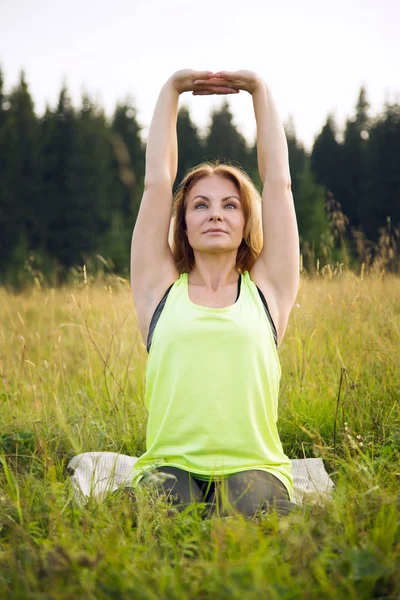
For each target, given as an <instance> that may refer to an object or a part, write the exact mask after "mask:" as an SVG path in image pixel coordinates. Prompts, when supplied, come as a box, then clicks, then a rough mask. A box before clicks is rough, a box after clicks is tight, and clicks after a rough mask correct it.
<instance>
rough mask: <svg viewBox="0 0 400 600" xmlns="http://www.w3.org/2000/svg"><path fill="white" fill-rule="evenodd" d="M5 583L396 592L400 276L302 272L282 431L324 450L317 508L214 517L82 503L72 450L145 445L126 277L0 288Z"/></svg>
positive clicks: (60, 588) (92, 590) (184, 592)
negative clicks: (324, 484)
mask: <svg viewBox="0 0 400 600" xmlns="http://www.w3.org/2000/svg"><path fill="white" fill-rule="evenodd" d="M0 315H1V317H0V405H1V411H0V597H1V598H2V599H8V598H10V599H11V598H12V599H13V600H14V599H19V598H29V599H39V598H40V599H48V598H49V599H50V598H56V599H68V600H70V599H75V598H83V597H85V598H86V599H87V600H91V599H96V600H99V599H103V598H104V599H105V598H121V599H122V598H143V599H153V598H154V599H159V598H168V599H175V598H176V599H180V598H218V599H219V598H221V599H224V598H229V599H230V600H232V599H235V598H240V599H243V598H246V600H247V599H252V598H257V599H258V598H260V597H263V598H268V599H271V600H275V599H279V600H281V599H284V600H289V599H290V600H293V599H297V598H299V599H306V600H307V599H320V598H321V599H322V598H327V599H331V598H332V599H335V600H336V599H337V598H347V599H349V600H353V599H354V600H362V599H364V598H365V599H366V598H376V599H378V598H381V599H383V598H385V599H395V598H396V599H397V598H399V597H400V573H399V566H400V519H399V516H400V494H399V491H398V490H399V481H400V464H399V444H400V407H399V396H400V369H399V356H400V278H399V277H395V276H389V275H385V274H383V273H380V274H379V273H377V274H375V275H373V274H372V275H369V276H367V275H365V274H364V273H363V272H362V274H361V275H355V274H354V273H351V272H350V271H346V270H343V269H339V270H334V271H332V269H324V270H323V271H317V273H316V276H315V277H314V278H312V279H311V278H308V277H307V276H304V275H303V278H302V281H301V287H300V291H299V295H298V299H297V301H296V305H295V306H294V307H293V310H292V313H291V317H290V321H289V325H288V329H287V331H286V335H285V339H284V341H283V343H282V345H281V347H280V349H279V355H280V360H281V365H282V381H281V390H280V398H279V402H280V404H279V406H280V408H279V421H278V425H279V431H280V435H281V439H282V443H283V447H284V450H285V452H286V453H287V454H288V456H289V457H290V458H302V457H312V456H319V457H322V458H323V460H324V464H325V466H326V469H327V471H328V472H329V474H330V476H331V478H332V479H333V481H334V482H335V489H334V494H333V499H332V501H331V502H328V503H327V504H325V505H316V506H313V509H312V511H311V513H310V514H307V515H303V514H292V515H289V516H286V517H278V516H277V514H276V513H275V512H271V513H269V514H267V515H264V516H263V517H262V518H258V519H253V520H251V519H244V518H240V517H237V518H236V517H235V518H232V519H220V518H218V517H213V518H212V519H209V520H203V519H201V518H200V516H199V514H198V513H197V512H196V510H195V508H194V507H191V508H189V509H188V510H186V511H185V512H183V513H178V512H176V513H173V514H171V511H169V508H168V506H167V504H166V502H165V500H164V499H163V498H162V497H156V496H154V495H150V494H149V493H148V492H145V491H143V493H142V494H139V495H138V497H137V499H136V502H135V503H134V502H132V499H131V498H130V497H129V496H127V495H126V494H123V493H117V494H113V495H110V496H109V497H108V498H107V499H106V500H105V501H103V502H101V503H96V502H94V501H91V502H89V503H88V504H87V505H86V506H85V507H83V508H79V507H78V506H77V505H76V503H75V502H74V500H73V496H72V493H71V487H70V484H69V481H68V476H67V473H66V470H65V468H66V465H67V463H68V461H69V460H70V458H72V456H74V455H75V454H78V453H80V452H85V451H89V450H92V451H96V450H97V451H114V452H122V453H124V454H130V455H135V456H137V455H140V454H141V453H142V452H144V450H145V433H146V409H145V406H144V400H143V392H144V374H145V364H146V350H145V347H144V345H143V341H142V339H141V337H140V335H139V333H138V328H137V325H136V320H135V312H134V307H133V302H132V298H131V294H130V289H129V285H128V283H127V282H125V281H123V280H121V279H119V278H117V277H115V278H108V279H107V280H105V279H104V280H102V281H93V280H91V279H90V277H87V276H86V272H85V273H84V277H82V279H77V281H76V282H75V284H74V285H70V286H66V287H63V288H59V289H47V288H42V287H41V285H40V282H39V281H36V285H34V286H33V287H31V288H29V289H27V290H26V291H24V293H21V294H18V295H17V294H13V293H12V292H10V291H7V290H5V289H0Z"/></svg>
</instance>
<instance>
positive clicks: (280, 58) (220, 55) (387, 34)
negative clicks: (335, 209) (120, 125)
mask: <svg viewBox="0 0 400 600" xmlns="http://www.w3.org/2000/svg"><path fill="white" fill-rule="evenodd" d="M399 23H400V1H399V0H351V1H349V0H335V1H332V0H329V1H328V0H301V1H299V0H200V1H199V2H192V1H190V0H164V1H163V0H107V1H106V0H97V1H93V0H89V1H85V0H69V1H63V2H61V1H58V2H57V1H54V0H0V65H1V67H2V70H3V73H4V76H5V85H6V91H9V90H10V89H11V87H12V86H14V85H15V84H16V83H17V81H18V77H19V72H20V70H21V69H24V70H25V72H26V76H27V80H28V83H29V89H30V92H31V94H32V96H33V99H34V102H35V109H36V112H37V113H38V114H42V113H43V112H44V109H45V106H46V103H49V104H50V106H52V107H54V105H55V104H56V101H57V97H58V94H59V91H60V88H61V85H62V82H63V81H65V82H66V83H67V85H68V88H69V91H70V94H71V96H72V99H73V103H74V105H75V106H79V105H80V98H81V94H82V92H83V91H87V92H88V93H89V94H90V95H91V96H93V97H94V98H95V99H97V100H98V101H99V102H100V103H101V104H102V105H103V106H104V107H105V110H106V113H107V114H108V115H111V114H112V112H113V110H114V108H115V105H116V103H117V101H118V100H120V101H123V100H124V99H125V98H126V96H127V95H131V96H132V97H133V99H134V103H135V105H136V107H137V109H138V119H139V121H140V123H141V124H142V125H143V126H144V128H145V129H144V134H146V132H147V128H148V126H149V123H150V120H151V115H152V111H153V108H154V104H155V102H156V99H157V95H158V92H159V90H160V88H161V86H162V84H163V83H164V81H165V80H166V79H167V78H168V77H169V76H170V75H171V74H172V73H173V72H174V71H176V70H178V69H181V68H193V69H199V70H200V69H201V70H202V69H207V70H208V69H209V70H211V71H217V70H220V69H221V70H222V69H226V70H236V69H242V68H244V69H250V70H253V71H256V72H257V73H258V74H259V75H260V76H261V77H262V78H263V79H264V80H265V81H266V82H267V83H268V85H269V86H270V89H271V91H272V93H273V95H274V97H275V99H276V102H277V105H278V109H279V113H280V116H281V118H282V121H284V122H286V121H287V120H288V118H289V116H290V115H291V116H292V118H293V120H294V125H295V129H296V133H297V136H298V138H299V139H300V140H301V141H302V142H303V143H304V144H305V146H306V148H307V149H311V146H312V143H313V140H314V137H315V136H316V135H318V133H319V131H320V130H321V128H322V126H323V124H324V122H325V120H326V117H327V115H328V113H333V115H334V117H335V119H336V122H337V124H338V126H339V128H341V129H342V128H343V126H344V122H345V118H346V117H352V116H353V114H354V108H355V105H356V102H357V97H358V93H359V90H360V87H361V86H362V85H364V86H365V87H366V89H367V99H368V101H369V103H370V104H371V108H370V114H371V115H372V116H373V115H376V114H377V113H379V112H381V111H382V110H383V107H384V103H385V101H389V102H400V67H399V57H400V35H399ZM221 101H222V100H221V97H217V96H212V97H194V96H191V95H190V94H184V95H183V96H182V97H181V103H186V104H188V105H189V107H190V111H191V115H192V118H193V120H194V121H195V122H196V124H197V125H198V126H199V127H201V128H202V130H205V128H206V127H207V124H208V122H209V114H210V111H211V109H212V108H213V107H215V106H218V105H219V104H220V103H221ZM229 103H230V106H231V109H232V112H233V114H234V117H235V123H236V124H237V126H238V127H239V128H240V129H241V131H242V132H243V133H244V134H245V135H246V137H247V138H248V139H253V138H254V134H255V122H254V115H253V111H252V103H251V98H250V96H249V95H248V94H246V93H245V92H241V93H240V94H238V95H237V96H235V97H230V98H229Z"/></svg>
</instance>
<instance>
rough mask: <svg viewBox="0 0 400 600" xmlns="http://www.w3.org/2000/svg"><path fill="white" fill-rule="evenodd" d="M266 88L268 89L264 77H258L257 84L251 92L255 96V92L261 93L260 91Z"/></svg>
mask: <svg viewBox="0 0 400 600" xmlns="http://www.w3.org/2000/svg"><path fill="white" fill-rule="evenodd" d="M265 89H266V86H265V83H264V81H263V80H262V79H258V78H257V80H256V83H255V86H254V88H253V90H252V91H251V92H250V93H251V95H252V96H253V95H254V94H257V93H260V92H262V91H264V90H265Z"/></svg>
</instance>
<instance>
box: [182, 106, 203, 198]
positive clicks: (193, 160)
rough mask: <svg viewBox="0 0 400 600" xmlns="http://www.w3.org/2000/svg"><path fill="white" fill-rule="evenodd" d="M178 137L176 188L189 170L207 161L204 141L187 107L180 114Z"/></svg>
mask: <svg viewBox="0 0 400 600" xmlns="http://www.w3.org/2000/svg"><path fill="white" fill-rule="evenodd" d="M177 136H178V156H179V162H178V174H177V176H176V180H175V187H177V186H178V185H179V183H180V182H181V181H182V179H183V177H184V176H185V173H186V172H187V171H188V170H189V169H191V168H192V167H194V166H196V165H198V164H199V163H201V162H203V161H204V160H205V156H204V146H203V144H202V140H201V138H200V135H199V133H198V131H197V128H196V125H194V123H193V122H192V120H191V118H190V114H189V110H188V108H187V107H186V106H182V107H181V108H180V110H179V113H178V122H177Z"/></svg>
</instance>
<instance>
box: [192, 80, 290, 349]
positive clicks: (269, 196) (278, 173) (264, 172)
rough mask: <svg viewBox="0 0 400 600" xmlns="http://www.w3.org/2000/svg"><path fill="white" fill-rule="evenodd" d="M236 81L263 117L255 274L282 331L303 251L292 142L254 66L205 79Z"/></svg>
mask: <svg viewBox="0 0 400 600" xmlns="http://www.w3.org/2000/svg"><path fill="white" fill-rule="evenodd" d="M222 82H224V83H225V84H226V85H230V86H231V87H232V89H235V90H244V91H247V92H248V93H249V94H251V96H252V99H253V106H254V113H255V117H256V122H257V158H258V170H259V173H260V178H261V181H262V183H263V193H262V226H263V237H264V244H263V249H262V252H261V254H260V256H259V258H258V260H257V261H256V263H255V265H254V267H253V269H252V271H251V276H252V278H253V280H254V281H257V282H262V283H263V286H262V287H263V289H264V290H266V291H267V295H268V298H267V300H268V302H269V303H270V304H274V306H275V315H278V316H277V319H279V323H278V325H277V326H278V328H279V329H280V332H281V337H282V336H283V332H284V330H285V328H286V324H287V319H288V316H289V313H290V310H291V308H292V306H293V304H294V302H295V299H296V296H297V292H298V287H299V281H300V251H299V235H298V229H297V221H296V213H295V209H294V202H293V195H292V191H291V178H290V169H289V157H288V146H287V141H286V135H285V130H284V128H283V125H282V123H281V120H280V118H279V115H278V111H277V108H276V105H275V101H274V99H273V97H272V94H271V90H270V89H269V88H268V87H267V85H266V84H265V83H264V82H263V81H262V80H261V79H260V78H259V77H258V76H257V75H256V74H255V73H252V72H251V71H235V72H228V71H219V72H218V73H214V74H213V75H212V76H211V77H209V78H208V80H207V79H204V80H202V82H201V84H202V86H203V87H202V89H200V90H196V91H194V92H193V93H194V94H196V95H199V94H209V93H210V86H211V85H212V84H213V85H216V84H218V83H219V84H222Z"/></svg>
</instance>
